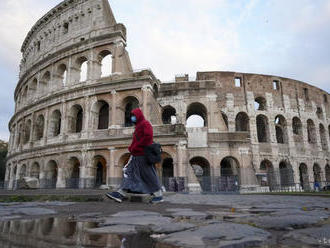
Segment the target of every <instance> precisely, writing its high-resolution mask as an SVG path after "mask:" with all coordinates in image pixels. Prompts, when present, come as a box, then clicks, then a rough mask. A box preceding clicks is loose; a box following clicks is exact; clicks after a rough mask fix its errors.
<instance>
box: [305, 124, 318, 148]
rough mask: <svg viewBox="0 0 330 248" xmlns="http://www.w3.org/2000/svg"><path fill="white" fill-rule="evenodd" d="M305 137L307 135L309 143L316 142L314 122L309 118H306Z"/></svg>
mask: <svg viewBox="0 0 330 248" xmlns="http://www.w3.org/2000/svg"><path fill="white" fill-rule="evenodd" d="M307 137H308V143H310V144H316V142H317V141H316V130H315V125H314V122H313V121H312V120H311V119H308V120H307Z"/></svg>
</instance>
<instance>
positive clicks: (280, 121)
mask: <svg viewBox="0 0 330 248" xmlns="http://www.w3.org/2000/svg"><path fill="white" fill-rule="evenodd" d="M275 131H276V140H277V143H279V144H287V143H288V135H287V124H286V120H285V118H284V117H283V116H282V115H278V116H276V117H275Z"/></svg>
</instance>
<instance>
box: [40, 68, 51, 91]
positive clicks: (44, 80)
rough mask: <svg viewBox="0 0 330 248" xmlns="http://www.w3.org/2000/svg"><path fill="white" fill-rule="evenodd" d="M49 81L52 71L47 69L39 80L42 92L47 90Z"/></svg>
mask: <svg viewBox="0 0 330 248" xmlns="http://www.w3.org/2000/svg"><path fill="white" fill-rule="evenodd" d="M49 82H50V72H49V71H46V72H45V74H44V75H43V76H42V78H41V80H40V82H39V88H40V93H45V92H47V89H48V87H50V85H49Z"/></svg>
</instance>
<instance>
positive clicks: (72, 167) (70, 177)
mask: <svg viewBox="0 0 330 248" xmlns="http://www.w3.org/2000/svg"><path fill="white" fill-rule="evenodd" d="M80 165H81V164H80V161H79V159H78V158H77V157H70V158H69V160H68V166H67V168H66V169H67V176H66V187H67V188H79V180H80Z"/></svg>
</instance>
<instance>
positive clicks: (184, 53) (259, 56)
mask: <svg viewBox="0 0 330 248" xmlns="http://www.w3.org/2000/svg"><path fill="white" fill-rule="evenodd" d="M60 2H61V1H60V0H19V1H17V0H0V17H1V22H0V76H1V91H0V139H4V140H8V138H9V133H8V121H9V119H10V118H11V116H12V115H13V112H14V100H13V94H14V89H15V86H16V83H17V81H18V77H17V75H18V66H19V61H20V58H21V54H20V47H21V44H22V42H23V40H24V38H25V36H26V34H27V32H28V31H29V30H30V28H31V27H32V26H33V24H34V23H35V22H36V21H37V20H38V19H39V18H40V17H42V16H43V15H44V14H45V13H46V12H47V11H49V10H50V9H51V8H52V7H54V6H55V5H57V4H58V3H60ZM109 2H110V5H111V7H112V10H113V12H114V15H115V17H116V20H117V22H121V23H124V24H125V25H126V27H127V30H128V47H127V49H128V51H129V53H130V58H131V61H132V65H133V67H134V69H140V68H151V69H152V70H153V72H154V73H155V75H156V76H157V77H158V78H160V79H161V80H163V81H170V80H172V79H173V78H174V76H175V75H176V74H183V73H189V74H190V76H191V77H194V76H195V74H196V72H197V71H208V70H209V71H210V70H226V71H238V72H249V73H262V74H271V75H277V76H284V77H289V78H293V79H297V80H301V81H304V82H307V83H310V84H312V85H315V86H317V87H320V88H321V89H324V90H326V91H328V92H330V79H329V78H330V45H329V44H330V0H134V1H132V0H109Z"/></svg>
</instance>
